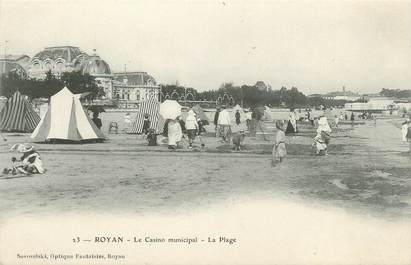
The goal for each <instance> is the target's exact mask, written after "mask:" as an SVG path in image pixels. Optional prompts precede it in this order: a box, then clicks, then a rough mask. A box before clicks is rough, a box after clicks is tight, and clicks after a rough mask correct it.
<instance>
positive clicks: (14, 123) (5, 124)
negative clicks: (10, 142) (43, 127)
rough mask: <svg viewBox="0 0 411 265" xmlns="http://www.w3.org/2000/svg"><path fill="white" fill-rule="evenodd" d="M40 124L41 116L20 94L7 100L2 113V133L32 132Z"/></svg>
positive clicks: (17, 93) (0, 126) (0, 118)
mask: <svg viewBox="0 0 411 265" xmlns="http://www.w3.org/2000/svg"><path fill="white" fill-rule="evenodd" d="M39 122H40V117H39V115H38V114H37V113H36V112H35V111H34V110H33V108H32V106H31V105H30V103H29V102H28V101H27V100H26V99H25V98H24V96H23V95H21V94H20V93H19V92H16V93H14V95H13V96H12V97H11V98H9V99H8V100H7V103H6V105H5V106H4V108H3V109H2V110H1V112H0V130H1V131H8V132H32V131H33V130H34V129H35V128H36V126H37V124H38V123H39Z"/></svg>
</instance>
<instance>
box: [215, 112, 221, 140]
mask: <svg viewBox="0 0 411 265" xmlns="http://www.w3.org/2000/svg"><path fill="white" fill-rule="evenodd" d="M219 116H220V108H219V107H217V110H216V111H215V114H214V126H215V137H218V136H219V135H220V134H219V131H220V128H219V127H218V117H219Z"/></svg>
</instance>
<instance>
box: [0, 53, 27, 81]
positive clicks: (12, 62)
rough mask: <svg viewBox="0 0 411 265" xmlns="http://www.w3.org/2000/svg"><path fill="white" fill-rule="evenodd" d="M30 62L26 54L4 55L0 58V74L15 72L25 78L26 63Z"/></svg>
mask: <svg viewBox="0 0 411 265" xmlns="http://www.w3.org/2000/svg"><path fill="white" fill-rule="evenodd" d="M29 63H30V57H29V56H27V55H6V57H4V56H3V57H1V58H0V76H1V75H4V74H5V75H8V74H9V73H16V74H17V75H18V76H20V77H22V78H27V77H28V74H27V71H26V69H25V68H26V67H27V65H28V64H29Z"/></svg>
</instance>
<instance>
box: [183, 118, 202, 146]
mask: <svg viewBox="0 0 411 265" xmlns="http://www.w3.org/2000/svg"><path fill="white" fill-rule="evenodd" d="M187 114H188V115H187V118H186V124H185V126H186V130H187V136H188V144H189V146H188V148H189V149H191V148H193V141H194V139H195V138H196V135H197V131H198V129H199V128H198V123H197V117H196V115H195V113H194V111H192V110H189V111H188V113H187Z"/></svg>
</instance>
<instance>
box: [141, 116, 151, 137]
mask: <svg viewBox="0 0 411 265" xmlns="http://www.w3.org/2000/svg"><path fill="white" fill-rule="evenodd" d="M149 118H150V114H148V113H146V114H144V120H143V134H144V135H147V133H148V130H149V129H150V125H151V121H150V119H149Z"/></svg>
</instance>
